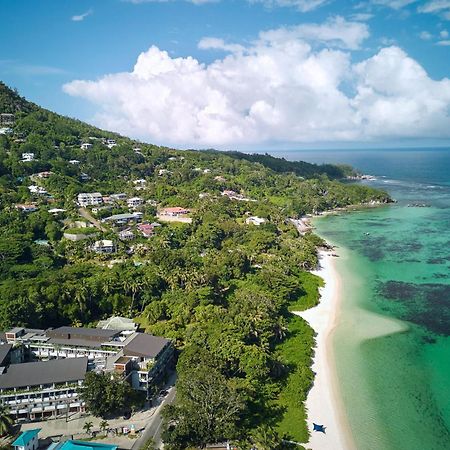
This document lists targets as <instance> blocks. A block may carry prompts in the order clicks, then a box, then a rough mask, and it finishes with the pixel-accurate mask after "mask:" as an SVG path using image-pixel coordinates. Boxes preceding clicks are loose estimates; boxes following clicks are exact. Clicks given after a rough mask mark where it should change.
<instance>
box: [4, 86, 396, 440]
mask: <svg viewBox="0 0 450 450" xmlns="http://www.w3.org/2000/svg"><path fill="white" fill-rule="evenodd" d="M2 112H11V113H14V114H15V119H16V120H15V124H14V125H13V126H12V130H11V132H8V133H6V134H3V135H0V232H1V236H2V239H1V240H0V269H1V270H0V328H1V329H3V330H4V329H7V328H8V327H12V326H19V325H22V326H32V327H49V326H58V325H62V324H75V325H82V324H83V325H90V324H94V323H95V322H96V321H98V320H99V319H102V318H105V317H107V316H109V315H111V314H119V315H124V316H129V317H135V318H136V320H137V321H138V322H139V323H140V324H141V326H142V327H143V328H145V329H146V330H147V331H149V332H152V333H154V334H157V335H164V336H166V337H168V338H172V339H173V340H174V342H175V344H176V346H177V347H178V348H179V349H180V350H182V352H181V357H180V361H179V364H178V374H179V382H178V393H179V394H178V396H177V400H176V402H175V404H174V405H173V407H171V408H169V409H168V411H167V412H166V416H167V422H166V427H165V437H166V440H167V442H168V443H169V447H168V448H174V449H176V448H180V449H181V448H186V447H187V446H188V445H199V446H202V445H204V444H205V443H206V442H207V441H219V440H222V439H236V440H238V441H240V442H241V443H242V444H241V445H242V447H243V448H245V447H246V446H247V445H250V443H253V445H257V442H262V441H263V440H264V439H269V440H271V442H274V441H277V440H278V441H279V442H281V441H280V437H281V435H286V436H289V437H291V438H294V439H298V440H301V439H302V440H304V439H306V438H307V431H306V426H305V423H304V417H305V415H304V408H303V400H304V398H305V396H306V393H307V391H308V389H309V387H310V385H311V381H312V378H313V375H312V372H311V370H310V368H309V366H310V363H311V356H312V346H313V333H312V330H311V329H310V328H309V327H308V326H307V324H306V323H305V322H304V321H303V320H301V319H299V318H296V317H293V316H292V315H291V314H290V313H289V309H292V308H294V307H295V309H302V308H303V309H304V308H307V307H309V306H311V305H313V304H315V303H316V302H317V301H318V294H317V289H318V286H319V283H320V281H319V280H317V279H316V277H313V276H312V275H310V274H309V273H308V271H309V270H311V269H312V268H314V267H315V266H316V265H317V247H318V246H320V245H322V244H323V243H322V241H321V240H320V239H319V238H318V237H316V236H315V235H313V234H311V233H306V234H305V235H303V236H300V235H299V233H298V232H297V230H296V229H295V227H294V226H293V225H292V223H290V222H289V220H288V218H289V217H293V218H297V217H300V216H302V215H304V214H307V213H314V212H319V211H324V210H328V209H331V208H337V207H344V206H347V205H350V204H358V203H365V202H371V201H376V202H384V201H386V200H387V199H388V197H387V195H386V194H385V193H382V192H378V191H375V190H372V189H370V188H367V187H363V186H360V185H356V184H342V183H340V182H339V181H336V180H334V178H339V177H341V176H342V175H344V174H347V173H349V169H348V168H338V167H334V166H315V165H311V164H307V163H290V162H288V161H284V160H279V159H276V158H273V157H270V156H268V155H264V156H258V155H251V156H250V155H244V154H240V153H230V154H227V153H218V152H215V151H203V152H201V151H184V152H181V151H176V150H172V149H168V148H163V147H158V146H154V145H148V144H143V143H139V142H136V141H132V140H130V139H127V138H123V137H121V136H119V135H117V134H113V133H108V132H105V131H102V130H99V129H96V128H94V127H92V126H89V125H87V124H84V123H82V122H79V121H76V120H73V119H69V118H65V117H61V116H59V115H57V114H54V113H52V112H49V111H46V110H44V109H41V108H39V107H37V106H36V105H33V104H30V103H28V102H26V101H25V100H24V99H21V98H20V97H19V96H18V95H17V94H16V93H14V92H12V91H10V90H9V89H8V88H6V86H4V85H0V113H2ZM108 138H109V139H114V140H115V141H116V143H117V145H116V146H112V148H108V147H107V146H106V145H105V141H104V139H108ZM85 142H89V143H91V144H92V147H91V148H89V149H88V150H83V149H81V148H80V145H81V143H85ZM137 147H138V148H137ZM23 153H34V155H35V160H33V161H30V162H22V161H21V157H22V154H23ZM74 161H75V162H74ZM42 171H51V174H50V175H48V177H47V178H39V177H38V176H37V175H36V174H37V173H39V172H42ZM84 174H86V175H87V176H84ZM139 179H141V180H145V181H144V182H141V183H140V185H139V186H140V190H139V191H136V187H137V186H138V185H137V184H136V183H135V182H136V181H137V180H139ZM33 184H38V185H39V186H41V187H42V188H44V189H45V190H46V191H47V192H48V194H47V195H36V194H33V193H31V192H30V190H29V189H28V187H29V186H30V185H33ZM224 190H233V191H236V192H238V193H240V194H242V197H243V199H241V201H237V200H232V199H230V198H228V197H227V196H224V195H222V193H223V191H224ZM95 191H100V192H101V193H102V194H103V195H109V194H113V193H120V192H123V193H126V194H127V196H128V197H132V196H135V195H139V196H140V197H142V198H143V200H145V203H144V204H143V205H142V207H140V210H141V212H142V213H143V219H144V221H148V222H153V221H155V220H157V219H156V218H155V214H156V210H157V208H159V207H161V206H182V207H185V208H190V209H191V217H192V219H193V220H192V223H191V224H187V223H169V224H164V225H163V226H161V227H158V229H157V231H156V234H155V235H154V236H153V237H151V238H150V239H147V238H144V237H142V236H140V235H139V236H136V238H135V240H134V241H132V242H124V241H120V240H119V239H118V231H120V228H118V227H115V226H112V225H102V229H97V230H96V231H97V232H98V233H96V235H95V236H94V237H90V236H89V235H88V236H87V237H88V239H86V240H83V241H79V242H72V241H68V240H66V239H63V238H62V235H63V232H64V231H67V228H70V227H74V228H80V226H82V225H83V224H80V223H79V222H80V220H81V221H85V219H82V218H81V217H80V211H78V209H77V206H76V204H75V200H76V195H77V194H78V193H80V192H95ZM30 202H34V204H35V205H36V208H37V211H36V212H30V213H24V212H21V211H19V210H18V209H17V208H16V207H15V205H16V204H18V203H30ZM54 208H58V209H60V210H63V211H59V212H57V213H56V214H55V213H50V212H49V210H50V209H54ZM123 212H128V208H127V207H126V205H125V204H124V203H123V202H122V203H121V202H116V203H115V204H113V205H110V206H108V207H105V208H104V209H100V210H98V211H97V212H96V213H95V214H97V218H98V219H101V218H102V217H105V216H108V215H111V214H116V213H123ZM88 214H93V215H95V214H94V213H93V212H92V211H91V212H89V213H88ZM249 214H251V215H254V216H259V217H261V218H264V219H265V220H266V221H265V223H263V224H262V225H260V226H254V225H248V224H246V222H245V219H246V218H247V217H248V216H249ZM78 231H79V230H78ZM102 238H106V239H112V240H114V242H115V243H116V245H117V252H116V253H114V254H113V255H97V254H95V253H93V252H92V251H90V250H89V249H90V245H91V244H92V242H93V241H94V240H96V239H102ZM230 403H232V406H231V405H230ZM205 404H208V405H209V406H208V407H209V408H210V406H211V405H214V408H213V410H209V409H205V407H203V406H202V405H205ZM293 420H295V421H296V426H295V427H294V426H291V423H292V421H293ZM277 430H278V431H277ZM258 445H260V444H258ZM261 445H262V444H261ZM271 445H272V444H271ZM276 445H278V444H276ZM280 445H281V444H280ZM261 448H264V447H261ZM271 448H275V444H273V447H271Z"/></svg>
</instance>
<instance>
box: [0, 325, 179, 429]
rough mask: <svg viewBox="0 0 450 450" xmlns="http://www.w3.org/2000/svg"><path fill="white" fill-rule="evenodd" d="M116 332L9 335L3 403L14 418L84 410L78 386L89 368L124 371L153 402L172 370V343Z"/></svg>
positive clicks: (0, 389)
mask: <svg viewBox="0 0 450 450" xmlns="http://www.w3.org/2000/svg"><path fill="white" fill-rule="evenodd" d="M116 322H117V321H116ZM119 322H120V321H119ZM119 322H118V323H119ZM103 323H105V322H103ZM106 323H109V322H106ZM114 328H116V329H101V328H74V327H60V328H56V329H49V330H33V329H26V328H13V329H12V330H9V331H7V332H6V333H5V341H6V342H4V343H3V344H2V345H0V359H1V361H0V401H1V403H3V404H4V405H6V406H7V407H8V408H9V410H10V411H11V414H12V416H13V417H15V418H16V419H25V420H27V419H28V420H35V419H41V418H42V419H45V418H55V417H58V416H62V415H65V414H67V413H69V412H82V411H84V403H83V402H82V401H81V399H80V398H79V397H78V388H79V387H80V386H82V384H83V380H84V377H85V375H86V372H88V371H91V370H94V371H97V372H116V373H120V374H121V375H122V376H123V378H124V379H125V380H126V381H128V382H129V383H130V384H131V386H132V387H133V388H134V389H136V390H139V391H143V392H145V393H146V395H147V398H150V397H151V395H152V393H153V391H154V386H155V385H156V384H157V383H159V382H160V381H161V379H162V378H163V377H164V375H165V374H166V373H167V371H168V370H169V369H170V368H171V367H172V366H173V359H174V349H173V346H172V344H171V342H170V341H169V340H167V339H164V338H162V337H157V336H152V335H150V334H146V333H139V332H136V331H134V330H133V329H132V328H130V327H129V326H128V327H124V329H121V327H117V326H116V327H114ZM117 328H119V329H117ZM18 355H19V356H18ZM25 361H30V362H25Z"/></svg>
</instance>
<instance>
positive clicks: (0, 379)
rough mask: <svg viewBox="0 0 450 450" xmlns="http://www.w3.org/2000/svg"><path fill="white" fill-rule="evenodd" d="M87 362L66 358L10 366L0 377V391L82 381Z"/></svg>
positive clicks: (85, 359)
mask: <svg viewBox="0 0 450 450" xmlns="http://www.w3.org/2000/svg"><path fill="white" fill-rule="evenodd" d="M87 362H88V359H87V358H67V359H53V360H50V361H43V362H31V363H22V364H11V365H10V366H9V367H8V369H7V371H6V373H3V374H2V375H0V389H13V388H20V387H26V386H37V385H40V384H51V383H64V382H66V381H78V380H83V379H84V376H85V375H86V370H87Z"/></svg>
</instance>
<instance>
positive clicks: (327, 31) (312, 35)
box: [260, 16, 369, 50]
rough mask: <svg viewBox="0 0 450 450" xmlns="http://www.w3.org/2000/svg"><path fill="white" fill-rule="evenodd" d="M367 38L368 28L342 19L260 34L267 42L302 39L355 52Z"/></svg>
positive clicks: (336, 18) (362, 24) (335, 18)
mask: <svg viewBox="0 0 450 450" xmlns="http://www.w3.org/2000/svg"><path fill="white" fill-rule="evenodd" d="M368 37H369V28H368V26H367V25H366V24H364V23H360V22H349V21H347V20H345V19H344V18H342V17H339V16H337V17H334V18H331V19H329V20H327V21H326V22H324V23H323V24H315V23H312V24H302V25H297V26H295V27H290V28H279V29H276V30H270V31H266V32H262V33H260V38H261V39H262V40H265V41H267V42H277V41H280V42H284V41H286V40H287V39H304V40H307V41H314V42H319V43H326V44H327V45H329V46H336V47H341V48H349V49H353V50H356V49H357V48H359V47H360V45H361V43H362V42H363V41H364V39H367V38H368Z"/></svg>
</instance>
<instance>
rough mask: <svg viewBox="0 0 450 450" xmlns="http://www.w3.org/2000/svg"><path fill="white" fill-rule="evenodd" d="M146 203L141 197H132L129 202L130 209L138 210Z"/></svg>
mask: <svg viewBox="0 0 450 450" xmlns="http://www.w3.org/2000/svg"><path fill="white" fill-rule="evenodd" d="M143 203H144V200H142V198H141V197H131V198H129V199H128V200H127V205H128V208H137V207H139V206H141V205H142V204H143Z"/></svg>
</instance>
